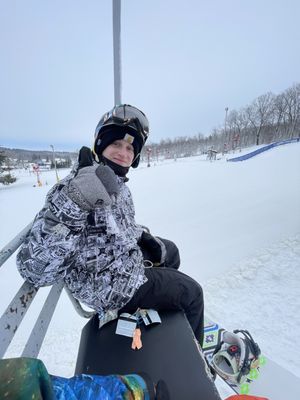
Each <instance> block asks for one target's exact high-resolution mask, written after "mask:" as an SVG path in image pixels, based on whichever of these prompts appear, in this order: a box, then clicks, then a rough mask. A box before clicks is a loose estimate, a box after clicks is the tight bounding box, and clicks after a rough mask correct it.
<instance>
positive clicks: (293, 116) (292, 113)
mask: <svg viewBox="0 0 300 400" xmlns="http://www.w3.org/2000/svg"><path fill="white" fill-rule="evenodd" d="M283 97H284V100H285V103H286V109H285V115H286V117H287V120H288V125H289V137H290V138H293V137H294V133H295V130H296V126H297V124H298V123H299V121H300V84H299V83H298V84H294V85H293V86H292V87H290V88H288V89H287V90H285V91H284V92H283Z"/></svg>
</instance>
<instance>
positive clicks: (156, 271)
mask: <svg viewBox="0 0 300 400" xmlns="http://www.w3.org/2000/svg"><path fill="white" fill-rule="evenodd" d="M148 134H149V124H148V120H147V118H146V116H145V114H144V113H143V112H142V111H140V110H139V109H137V108H135V107H133V106H130V105H126V104H123V105H120V106H116V107H114V108H113V109H112V110H111V111H109V112H107V113H106V114H104V115H103V117H102V118H101V119H100V122H99V123H98V125H97V127H96V132H95V141H94V146H93V151H92V152H91V150H90V149H88V148H87V147H83V148H82V149H81V150H80V154H79V161H78V164H77V165H76V166H75V167H74V169H73V170H72V172H71V173H70V174H69V175H68V176H67V177H66V178H65V179H63V180H62V181H60V182H59V183H57V184H56V185H55V186H54V187H53V188H52V189H51V190H50V192H49V193H48V195H47V199H46V204H45V206H44V208H43V209H42V210H41V211H40V212H39V213H38V215H37V216H36V219H35V221H34V224H33V227H32V229H31V232H30V233H29V234H28V236H27V238H26V239H25V241H24V243H23V245H22V247H21V250H20V252H19V253H18V255H17V265H18V269H19V272H20V274H21V275H22V276H23V278H24V279H26V280H28V281H29V282H31V283H33V284H34V285H35V286H36V287H40V286H46V285H52V284H53V283H55V282H57V281H58V280H60V279H64V281H65V284H66V285H67V287H68V288H69V289H70V291H71V292H72V294H73V296H74V297H75V298H77V299H78V300H80V301H81V302H83V303H85V304H86V305H88V306H89V307H91V308H92V309H94V310H96V311H97V312H98V314H99V319H100V324H101V323H105V322H107V321H109V320H111V319H114V318H117V316H118V314H119V313H120V312H124V311H126V312H134V311H135V310H136V309H137V308H139V307H140V308H154V309H156V310H158V311H159V310H168V309H173V310H174V309H180V310H183V311H184V312H185V314H186V316H187V318H188V320H189V322H190V324H191V327H192V329H193V331H194V333H195V336H196V338H197V339H198V340H199V341H200V343H201V344H202V340H203V310H204V304H203V293H202V289H201V286H200V285H199V284H198V283H197V282H196V281H195V280H193V279H192V278H190V277H189V276H187V275H185V274H183V273H182V272H179V271H178V270H177V268H178V267H179V263H180V260H179V252H178V249H177V247H176V246H175V245H174V243H172V242H171V241H167V240H165V239H160V238H157V237H154V236H152V235H151V234H150V233H149V232H147V230H145V229H144V228H143V227H142V226H140V225H138V224H137V223H136V222H135V218H134V214H135V212H134V205H133V202H132V197H131V193H130V191H129V189H128V187H127V186H126V184H125V183H126V181H128V178H127V177H126V175H127V173H128V171H129V168H130V167H133V168H136V167H137V166H138V164H139V160H140V154H141V150H142V148H143V146H144V144H145V142H146V140H147V138H148ZM152 195H153V196H159V193H157V192H155V190H153V191H152ZM145 260H150V261H151V264H150V263H149V262H146V261H145ZM149 264H150V265H153V266H155V267H154V268H146V267H147V266H149ZM156 266H158V268H156Z"/></svg>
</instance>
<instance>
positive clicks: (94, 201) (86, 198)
mask: <svg viewBox="0 0 300 400" xmlns="http://www.w3.org/2000/svg"><path fill="white" fill-rule="evenodd" d="M78 161H79V166H78V172H77V175H76V176H75V177H74V178H73V179H72V181H71V182H70V184H69V195H70V197H71V199H72V200H73V201H75V203H77V204H78V205H79V206H80V207H81V208H83V209H84V210H87V211H90V210H93V209H94V208H95V207H99V206H107V205H110V204H111V203H112V197H113V196H117V195H118V194H119V191H120V189H119V185H118V181H117V177H116V175H115V173H114V171H113V170H112V169H111V168H109V167H108V166H106V165H93V156H92V152H91V150H90V149H89V148H88V147H82V148H81V149H80V152H79V159H78Z"/></svg>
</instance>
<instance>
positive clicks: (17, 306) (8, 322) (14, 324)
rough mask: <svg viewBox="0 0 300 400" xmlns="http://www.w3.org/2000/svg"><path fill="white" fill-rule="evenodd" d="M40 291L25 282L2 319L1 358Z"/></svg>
mask: <svg viewBox="0 0 300 400" xmlns="http://www.w3.org/2000/svg"><path fill="white" fill-rule="evenodd" d="M37 291H38V289H37V288H35V287H34V286H33V285H32V284H31V283H29V282H24V283H23V285H22V286H21V288H20V289H19V291H18V293H17V294H16V295H15V297H14V298H13V299H12V301H11V302H10V304H9V306H8V307H7V309H6V311H5V312H4V314H3V315H2V317H1V318H0V358H2V357H3V356H4V354H5V352H6V350H7V348H8V346H9V345H10V342H11V341H12V339H13V337H14V334H15V333H16V331H17V329H18V327H19V325H20V324H21V322H22V320H23V318H24V315H25V314H26V312H27V310H28V308H29V306H30V304H31V302H32V300H33V299H34V297H35V295H36V293H37Z"/></svg>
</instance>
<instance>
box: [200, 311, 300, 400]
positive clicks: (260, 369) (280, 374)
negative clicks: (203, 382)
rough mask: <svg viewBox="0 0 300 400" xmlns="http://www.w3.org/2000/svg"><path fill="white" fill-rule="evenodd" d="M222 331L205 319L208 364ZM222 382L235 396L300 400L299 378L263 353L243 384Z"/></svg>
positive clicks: (204, 346)
mask: <svg viewBox="0 0 300 400" xmlns="http://www.w3.org/2000/svg"><path fill="white" fill-rule="evenodd" d="M224 331H225V329H224V328H223V327H221V326H220V325H219V324H217V323H215V322H212V321H211V320H210V319H209V318H205V327H204V341H203V352H204V355H205V357H206V359H207V361H208V362H209V363H210V362H211V360H212V356H213V353H214V350H215V348H216V347H217V345H218V344H219V343H220V342H221V341H222V335H223V332H224ZM261 350H262V349H261ZM220 378H221V379H223V378H222V377H220ZM223 380H224V381H225V382H226V383H227V384H228V385H229V386H230V387H231V389H232V390H233V391H234V392H235V393H237V394H245V395H254V396H263V397H267V398H268V399H269V400H283V399H287V398H289V399H300V378H299V377H297V376H296V375H294V374H292V373H291V372H290V371H288V370H287V369H285V368H284V367H281V366H280V365H279V364H277V363H276V362H274V361H272V360H271V359H270V358H268V357H266V356H265V355H264V354H263V351H262V354H261V355H260V357H259V363H258V365H257V367H256V368H253V369H251V371H250V373H249V374H248V376H247V379H246V381H245V382H244V383H242V384H240V385H235V384H232V383H230V382H228V381H226V380H225V379H223Z"/></svg>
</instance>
